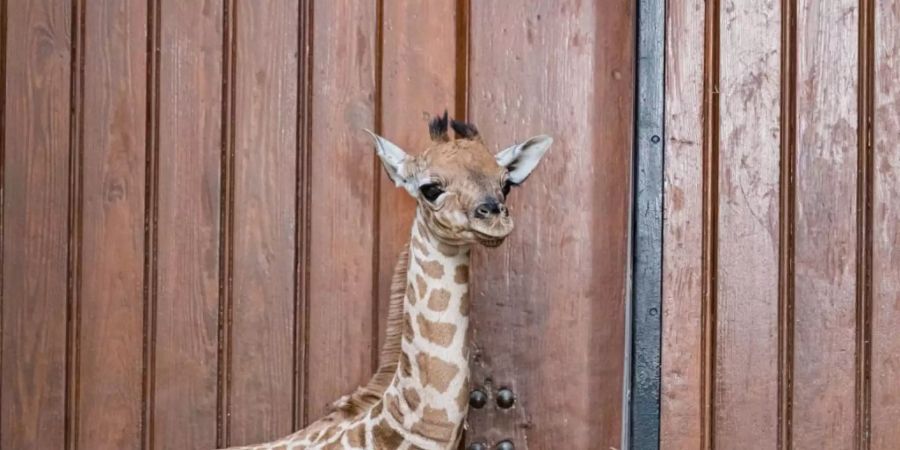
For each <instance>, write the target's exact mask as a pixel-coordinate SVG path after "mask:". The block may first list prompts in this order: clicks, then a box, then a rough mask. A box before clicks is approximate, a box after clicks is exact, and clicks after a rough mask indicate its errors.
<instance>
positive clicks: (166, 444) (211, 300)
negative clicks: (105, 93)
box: [154, 0, 286, 449]
mask: <svg viewBox="0 0 900 450" xmlns="http://www.w3.org/2000/svg"><path fill="white" fill-rule="evenodd" d="M160 7H161V14H162V17H161V19H162V20H161V30H160V31H161V36H160V41H161V43H162V46H161V49H160V53H161V54H160V62H161V64H160V75H159V76H160V85H159V89H160V91H159V102H160V104H159V108H160V114H159V116H160V123H159V212H158V214H159V222H158V233H159V241H158V249H159V250H158V252H159V256H158V267H159V272H158V280H157V282H158V295H157V300H156V301H157V317H156V324H157V325H156V326H157V333H156V336H157V337H156V349H155V351H156V358H155V361H156V368H155V369H156V372H155V386H156V389H155V408H154V409H155V415H154V426H155V430H154V431H155V432H154V443H155V447H157V448H163V449H165V448H213V447H215V444H216V441H215V439H216V364H217V358H216V350H217V344H218V343H217V328H218V322H217V320H216V318H217V310H218V300H219V295H218V285H219V222H220V217H219V216H220V201H219V194H220V190H221V179H220V178H221V174H220V158H221V153H222V113H221V111H222V79H223V74H222V69H223V68H222V57H223V49H222V42H223V36H222V23H223V13H224V8H223V2H222V1H208V2H205V3H202V2H182V1H180V0H164V1H163V2H162V3H161V5H160ZM285 300H286V299H285Z"/></svg>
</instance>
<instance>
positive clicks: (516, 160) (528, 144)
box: [495, 134, 553, 184]
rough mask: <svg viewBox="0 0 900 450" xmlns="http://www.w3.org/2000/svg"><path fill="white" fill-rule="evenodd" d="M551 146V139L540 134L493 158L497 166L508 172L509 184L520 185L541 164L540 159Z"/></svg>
mask: <svg viewBox="0 0 900 450" xmlns="http://www.w3.org/2000/svg"><path fill="white" fill-rule="evenodd" d="M551 144H553V138H551V137H550V136H547V135H543V134H542V135H538V136H535V137H533V138H531V139H528V140H527V141H525V142H523V143H521V144H516V145H513V146H512V147H509V148H507V149H505V150H503V151H502V152H500V153H497V155H496V156H495V158H497V164H500V165H501V166H503V167H506V170H509V182H510V183H512V184H522V182H523V181H525V179H526V178H528V175H531V172H533V171H534V169H535V168H536V167H537V165H538V163H539V162H541V158H543V157H544V153H547V150H549V149H550V145H551Z"/></svg>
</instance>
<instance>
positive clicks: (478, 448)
mask: <svg viewBox="0 0 900 450" xmlns="http://www.w3.org/2000/svg"><path fill="white" fill-rule="evenodd" d="M466 450H488V446H487V444H485V443H484V442H473V443H471V444H469V446H468V447H466Z"/></svg>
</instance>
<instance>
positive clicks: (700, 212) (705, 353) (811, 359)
mask: <svg viewBox="0 0 900 450" xmlns="http://www.w3.org/2000/svg"><path fill="white" fill-rule="evenodd" d="M898 24H900V10H898V8H897V2H892V1H883V2H875V1H869V0H834V1H827V2H818V1H809V0H799V1H782V2H776V1H769V2H761V1H755V0H754V1H738V2H719V1H706V2H704V1H702V0H698V1H694V0H679V1H671V2H669V4H668V39H667V48H668V52H667V74H666V80H667V85H666V109H667V114H666V115H667V123H666V129H667V130H666V132H667V138H668V139H667V150H666V194H665V196H666V197H665V205H666V206H665V216H666V221H665V226H664V241H665V248H664V255H665V257H664V266H663V272H664V279H663V305H664V311H665V314H664V317H663V326H664V328H663V348H662V361H663V362H662V399H663V400H662V428H661V436H662V438H661V440H662V447H663V448H667V449H683V448H704V449H709V448H727V449H744V448H746V449H775V448H798V449H808V448H828V449H831V448H833V449H848V448H872V449H893V448H897V442H898V439H900V430H898V427H897V426H896V425H897V423H898V421H900V402H898V397H897V387H898V384H897V380H898V367H900V364H898V363H900V360H898V357H900V356H898V355H900V353H898V348H900V347H898V345H900V344H898V342H900V341H898V339H897V337H898V335H897V332H896V330H897V326H898V324H900V295H898V292H900V291H898V289H897V288H898V286H900V284H898V283H900V259H898V258H897V252H896V250H897V248H898V244H900V229H898V226H897V223H898V209H897V204H898V197H897V195H898V192H900V182H898V173H900V172H898V171H900V153H898V146H897V144H896V137H897V134H898V121H897V118H898V115H900V109H898V105H900V103H898V101H897V99H898V91H897V85H898V69H900V61H898V58H897V51H896V49H897V45H898V42H900V41H898V34H897V26H898Z"/></svg>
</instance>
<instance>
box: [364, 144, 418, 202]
mask: <svg viewBox="0 0 900 450" xmlns="http://www.w3.org/2000/svg"><path fill="white" fill-rule="evenodd" d="M365 131H366V133H369V135H371V136H372V139H373V140H374V141H375V154H376V155H378V158H379V159H381V165H382V166H384V170H385V172H387V174H388V177H389V178H390V179H391V181H393V182H394V184H396V185H397V186H400V187H403V188H404V189H406V190H407V192H409V193H410V194H412V195H416V190H417V186H416V183H415V179H414V178H413V174H412V173H410V169H411V168H412V164H411V163H412V162H413V157H411V156H409V155H407V154H406V152H404V151H403V149H402V148H400V147H399V146H398V145H397V144H395V143H393V142H391V141H389V140H387V139H385V138H383V137H381V136H379V135H377V134H375V133H373V132H372V131H371V130H368V129H367V130H365Z"/></svg>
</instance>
